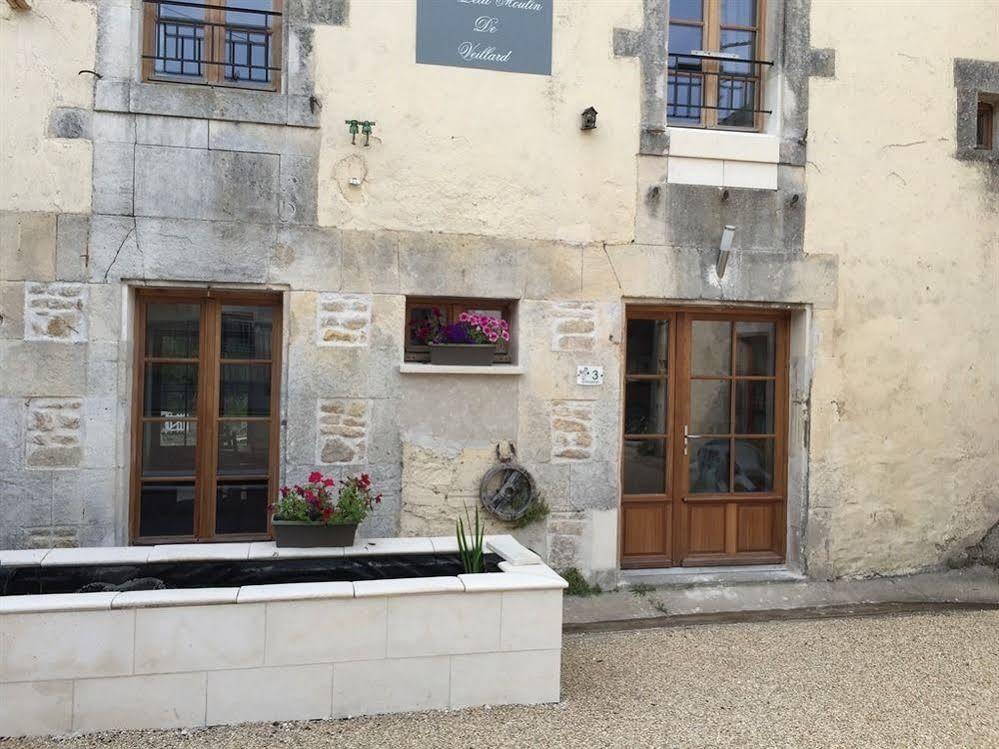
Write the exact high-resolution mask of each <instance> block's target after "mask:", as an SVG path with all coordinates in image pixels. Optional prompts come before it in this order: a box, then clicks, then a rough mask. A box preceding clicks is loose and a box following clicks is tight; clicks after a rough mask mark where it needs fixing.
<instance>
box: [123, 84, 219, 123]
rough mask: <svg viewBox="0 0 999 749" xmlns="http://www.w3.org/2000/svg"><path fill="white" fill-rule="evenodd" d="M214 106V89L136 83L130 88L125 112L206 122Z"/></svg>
mask: <svg viewBox="0 0 999 749" xmlns="http://www.w3.org/2000/svg"><path fill="white" fill-rule="evenodd" d="M214 104H215V93H214V89H212V88H209V87H207V86H164V85H163V84H161V83H139V82H137V81H131V82H130V85H129V101H128V110H129V111H131V112H135V113H137V114H160V115H166V116H173V117H178V116H180V117H194V118H198V119H208V118H209V117H211V116H212V110H213V107H214Z"/></svg>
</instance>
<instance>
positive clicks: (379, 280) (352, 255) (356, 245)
mask: <svg viewBox="0 0 999 749" xmlns="http://www.w3.org/2000/svg"><path fill="white" fill-rule="evenodd" d="M405 236H406V235H401V234H400V233H399V232H367V231H344V232H342V238H343V278H344V283H343V290H344V291H352V292H375V293H388V294H391V293H398V292H399V288H400V287H399V257H400V255H401V253H402V252H403V247H404V245H405V244H406V239H405Z"/></svg>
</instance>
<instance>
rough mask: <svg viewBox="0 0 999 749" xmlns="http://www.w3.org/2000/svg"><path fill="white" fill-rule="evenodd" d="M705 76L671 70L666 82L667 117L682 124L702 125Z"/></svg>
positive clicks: (675, 122)
mask: <svg viewBox="0 0 999 749" xmlns="http://www.w3.org/2000/svg"><path fill="white" fill-rule="evenodd" d="M702 95H703V78H702V77H701V76H700V75H690V74H687V73H676V72H670V74H669V78H668V80H667V84H666V103H667V106H666V117H667V119H668V120H669V122H671V123H673V124H674V125H675V124H680V125H700V123H701V103H702Z"/></svg>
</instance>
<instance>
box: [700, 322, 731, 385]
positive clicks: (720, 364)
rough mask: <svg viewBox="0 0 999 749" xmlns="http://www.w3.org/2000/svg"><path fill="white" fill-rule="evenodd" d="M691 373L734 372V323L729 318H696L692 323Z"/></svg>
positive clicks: (713, 373)
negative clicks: (732, 344)
mask: <svg viewBox="0 0 999 749" xmlns="http://www.w3.org/2000/svg"><path fill="white" fill-rule="evenodd" d="M691 330H692V333H691V342H690V349H691V350H690V373H691V374H694V375H730V374H732V347H731V338H730V337H729V336H730V334H731V330H732V324H731V323H730V322H728V321H727V320H694V322H693V323H692V325H691Z"/></svg>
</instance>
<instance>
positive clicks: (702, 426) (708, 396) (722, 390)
mask: <svg viewBox="0 0 999 749" xmlns="http://www.w3.org/2000/svg"><path fill="white" fill-rule="evenodd" d="M730 408H731V402H730V401H729V382H728V380H691V381H690V433H691V434H728V433H729V421H730V420H731V411H730Z"/></svg>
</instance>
